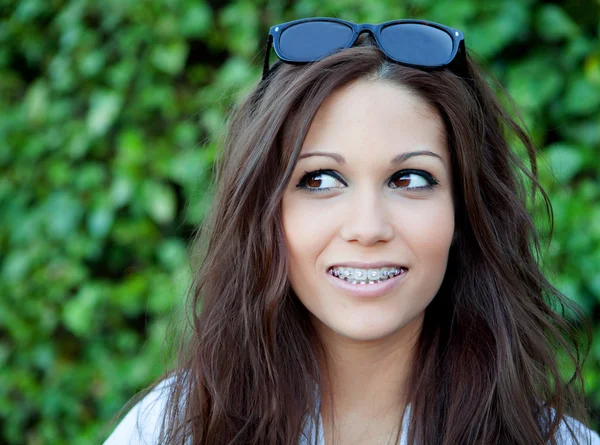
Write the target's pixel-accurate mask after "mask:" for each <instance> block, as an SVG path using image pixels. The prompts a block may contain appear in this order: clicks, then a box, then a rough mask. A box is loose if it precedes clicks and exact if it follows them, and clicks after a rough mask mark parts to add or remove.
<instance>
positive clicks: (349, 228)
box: [340, 191, 394, 246]
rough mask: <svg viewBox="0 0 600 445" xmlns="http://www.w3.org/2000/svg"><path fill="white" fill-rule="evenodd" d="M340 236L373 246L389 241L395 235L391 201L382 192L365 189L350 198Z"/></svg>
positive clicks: (346, 239)
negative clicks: (389, 207)
mask: <svg viewBox="0 0 600 445" xmlns="http://www.w3.org/2000/svg"><path fill="white" fill-rule="evenodd" d="M347 205H348V208H347V209H345V212H344V215H345V216H344V220H343V224H342V226H341V229H340V236H341V237H342V238H343V239H344V240H345V241H358V242H360V243H361V244H364V245H365V246H371V245H373V244H376V243H377V242H378V241H389V240H391V239H392V238H393V236H394V227H393V224H392V221H391V218H392V214H391V212H390V211H389V210H388V209H387V205H389V203H387V202H386V198H385V196H383V194H382V193H381V192H375V191H364V192H361V193H356V194H354V196H353V197H352V199H349V200H348V203H347Z"/></svg>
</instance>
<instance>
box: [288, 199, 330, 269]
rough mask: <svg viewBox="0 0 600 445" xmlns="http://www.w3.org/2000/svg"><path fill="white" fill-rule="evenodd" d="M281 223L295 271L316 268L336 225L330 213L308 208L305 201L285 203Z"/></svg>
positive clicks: (310, 206)
mask: <svg viewBox="0 0 600 445" xmlns="http://www.w3.org/2000/svg"><path fill="white" fill-rule="evenodd" d="M323 202H325V201H323ZM282 223H283V231H284V235H285V238H286V243H287V249H288V254H289V257H290V258H289V259H290V266H292V265H294V266H295V269H296V270H304V269H306V268H307V267H309V266H310V267H313V268H314V267H315V265H316V262H317V261H316V260H317V257H318V255H319V253H320V252H322V251H323V249H324V248H325V246H326V244H327V242H328V240H330V239H331V236H332V233H333V231H334V225H335V221H334V220H333V218H331V217H329V212H328V211H327V209H326V208H322V209H321V208H319V206H315V205H314V204H313V205H307V203H306V202H304V201H303V200H294V199H289V200H285V199H284V201H283V203H282ZM293 270H294V269H292V271H293ZM292 271H290V272H292Z"/></svg>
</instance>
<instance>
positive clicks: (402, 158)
mask: <svg viewBox="0 0 600 445" xmlns="http://www.w3.org/2000/svg"><path fill="white" fill-rule="evenodd" d="M311 156H328V157H330V158H333V159H334V160H335V161H336V162H337V163H338V164H341V165H345V164H346V160H345V159H344V157H343V156H342V155H340V154H338V153H330V152H327V151H311V152H310V153H303V154H301V155H300V157H298V160H300V159H304V158H308V157H311ZM413 156H434V157H436V158H438V159H440V160H441V161H442V163H443V162H444V159H443V158H442V157H441V156H440V155H438V154H437V153H434V152H432V151H429V150H421V151H409V152H408V153H402V154H399V155H397V156H394V158H393V159H392V160H391V161H390V165H395V164H401V163H402V162H404V161H406V160H407V159H408V158H412V157H413Z"/></svg>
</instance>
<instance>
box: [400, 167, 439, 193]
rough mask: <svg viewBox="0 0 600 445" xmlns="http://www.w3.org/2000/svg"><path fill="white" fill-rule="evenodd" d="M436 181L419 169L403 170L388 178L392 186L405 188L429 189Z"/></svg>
mask: <svg viewBox="0 0 600 445" xmlns="http://www.w3.org/2000/svg"><path fill="white" fill-rule="evenodd" d="M437 183H438V182H437V181H436V180H435V179H434V177H433V176H431V175H430V174H429V173H427V172H424V171H421V170H403V171H401V172H398V173H396V174H395V175H394V176H392V179H391V180H390V184H393V187H392V188H398V189H406V190H426V189H431V188H433V186H434V185H436V184H437ZM409 186H410V187H409Z"/></svg>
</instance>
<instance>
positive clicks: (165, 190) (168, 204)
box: [141, 181, 176, 224]
mask: <svg viewBox="0 0 600 445" xmlns="http://www.w3.org/2000/svg"><path fill="white" fill-rule="evenodd" d="M141 199H142V200H143V203H144V207H145V209H146V211H147V212H148V214H149V215H150V217H151V218H152V219H153V220H154V221H156V222H157V223H158V224H166V223H169V222H171V221H173V218H174V217H175V210H176V198H175V193H174V192H173V190H172V189H171V187H169V186H168V185H166V184H162V183H160V182H156V181H146V182H145V183H144V185H143V187H142V196H141Z"/></svg>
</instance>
